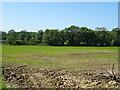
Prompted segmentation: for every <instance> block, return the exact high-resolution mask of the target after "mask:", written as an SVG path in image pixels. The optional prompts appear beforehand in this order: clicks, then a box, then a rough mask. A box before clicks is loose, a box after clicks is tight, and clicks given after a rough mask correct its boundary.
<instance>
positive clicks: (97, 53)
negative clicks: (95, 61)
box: [69, 52, 117, 55]
mask: <svg viewBox="0 0 120 90" xmlns="http://www.w3.org/2000/svg"><path fill="white" fill-rule="evenodd" d="M113 53H116V52H96V53H95V52H93V53H72V54H69V55H99V54H113ZM116 54H117V53H116Z"/></svg>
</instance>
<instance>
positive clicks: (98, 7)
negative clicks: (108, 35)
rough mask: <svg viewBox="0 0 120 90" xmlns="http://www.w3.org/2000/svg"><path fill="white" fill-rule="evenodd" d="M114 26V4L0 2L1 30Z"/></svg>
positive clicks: (115, 25)
mask: <svg viewBox="0 0 120 90" xmlns="http://www.w3.org/2000/svg"><path fill="white" fill-rule="evenodd" d="M71 25H76V26H79V27H88V28H90V29H95V28H96V27H106V28H107V29H108V30H111V29H112V28H115V27H118V3H117V2H3V3H2V31H9V30H10V29H14V30H15V31H21V30H27V31H33V32H34V31H38V30H40V29H42V30H45V29H60V30H62V29H64V28H66V27H69V26H71Z"/></svg>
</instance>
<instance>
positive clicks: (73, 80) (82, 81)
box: [2, 64, 120, 88]
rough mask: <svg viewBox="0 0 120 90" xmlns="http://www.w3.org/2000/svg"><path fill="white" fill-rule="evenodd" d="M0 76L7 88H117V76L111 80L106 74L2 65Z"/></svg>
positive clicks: (119, 84)
mask: <svg viewBox="0 0 120 90" xmlns="http://www.w3.org/2000/svg"><path fill="white" fill-rule="evenodd" d="M2 68H3V71H2V74H3V76H4V78H5V80H6V82H7V84H8V87H17V88H18V87H21V88H118V87H119V86H120V79H119V77H118V76H119V75H116V77H117V80H113V78H111V77H110V76H109V75H108V74H107V73H103V72H101V73H98V72H96V71H85V70H82V71H80V70H67V69H65V68H62V69H58V68H57V69H50V68H40V67H39V68H37V67H29V66H27V65H10V64H3V66H2Z"/></svg>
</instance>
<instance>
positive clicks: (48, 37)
mask: <svg viewBox="0 0 120 90" xmlns="http://www.w3.org/2000/svg"><path fill="white" fill-rule="evenodd" d="M0 32H1V34H2V37H1V39H2V40H1V41H2V43H4V44H10V45H52V46H119V45H120V29H119V28H113V29H112V30H111V31H108V30H107V29H106V28H104V27H97V28H95V30H92V29H89V28H87V27H78V26H74V25H72V26H70V27H67V28H65V29H63V30H58V29H46V30H45V31H43V30H38V32H27V31H26V30H22V31H20V32H16V31H15V30H14V29H11V30H9V31H8V32H5V31H0Z"/></svg>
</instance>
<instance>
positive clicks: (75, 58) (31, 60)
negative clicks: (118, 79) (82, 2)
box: [2, 45, 118, 88]
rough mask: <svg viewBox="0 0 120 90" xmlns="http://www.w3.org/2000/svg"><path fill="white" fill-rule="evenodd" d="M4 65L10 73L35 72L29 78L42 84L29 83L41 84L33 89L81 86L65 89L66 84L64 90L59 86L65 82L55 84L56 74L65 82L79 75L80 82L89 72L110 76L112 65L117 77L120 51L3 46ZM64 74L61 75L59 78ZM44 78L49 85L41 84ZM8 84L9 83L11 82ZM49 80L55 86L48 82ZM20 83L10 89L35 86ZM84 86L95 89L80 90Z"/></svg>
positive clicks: (91, 48) (96, 48) (111, 49)
mask: <svg viewBox="0 0 120 90" xmlns="http://www.w3.org/2000/svg"><path fill="white" fill-rule="evenodd" d="M2 63H3V67H4V68H9V70H11V68H12V67H13V69H14V70H17V71H19V69H18V67H20V66H23V67H24V70H25V71H28V72H29V71H30V70H31V68H32V70H31V71H30V73H29V74H30V75H29V76H34V75H36V74H38V75H37V77H36V78H39V82H38V81H35V80H37V79H35V80H33V79H31V81H29V83H30V82H31V83H32V85H33V83H39V84H37V85H38V86H35V85H36V84H34V85H33V87H61V88H62V87H80V86H79V85H80V84H79V83H76V84H75V85H74V84H72V85H68V84H66V86H65V85H64V83H63V86H62V85H61V84H60V83H61V82H62V81H61V82H60V83H56V82H57V81H59V80H57V81H55V77H57V76H55V75H57V74H55V73H59V75H58V77H59V76H60V75H62V74H63V72H64V75H63V77H64V78H65V75H68V76H69V77H73V74H74V73H76V78H77V77H78V76H80V75H79V73H81V72H87V71H89V72H90V73H91V72H92V73H93V72H96V73H101V72H104V73H106V72H105V71H104V70H103V69H102V68H104V69H105V70H107V71H110V72H111V68H112V64H114V65H115V67H114V69H115V72H116V73H117V68H118V66H117V65H118V47H77V46H76V47H75V46H74V47H73V46H72V47H71V46H9V45H3V46H2ZM23 67H22V68H23ZM26 67H27V68H26ZM9 70H8V71H9ZM8 71H7V72H8ZM17 71H15V72H17ZM4 72H6V71H4ZM7 72H6V73H7ZM22 72H23V71H22ZM33 72H34V75H33ZM51 72H52V73H53V74H52V75H51ZM61 72H62V74H60V73H61ZM70 72H71V73H72V74H71V73H70ZM73 72H74V73H73ZM6 73H4V74H3V75H5V76H7V75H6ZM22 74H23V73H22ZM22 74H20V75H22ZM41 74H42V75H41ZM38 76H39V77H38ZM45 76H47V80H48V81H47V80H46V81H45V82H48V83H47V84H46V83H41V82H40V80H41V77H42V78H46V77H45ZM52 76H54V77H52ZM50 78H52V79H50ZM66 78H67V77H66ZM53 79H54V80H53ZM77 79H78V78H77ZM6 80H8V78H7V79H6ZM50 80H51V82H52V84H51V83H50V82H49V81H50ZM65 80H66V79H65ZM65 80H64V82H65ZM67 80H68V79H67ZM26 81H27V79H26ZM26 81H24V82H26ZM17 82H18V81H16V80H11V81H8V83H9V86H12V87H30V86H32V85H30V86H29V85H28V84H27V85H25V86H24V85H22V84H19V83H21V82H19V83H17ZM76 82H79V81H76ZM92 82H94V81H92ZM13 83H17V84H16V86H13V85H12V84H13ZM53 83H54V84H53ZM55 83H56V84H55ZM82 86H83V88H84V87H85V88H86V87H93V86H94V85H93V86H84V85H81V87H82ZM94 87H95V86H94ZM98 87H106V86H104V85H103V84H101V86H100V85H98ZM108 87H109V85H108ZM111 87H112V86H111ZM113 87H117V86H114V85H113Z"/></svg>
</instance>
